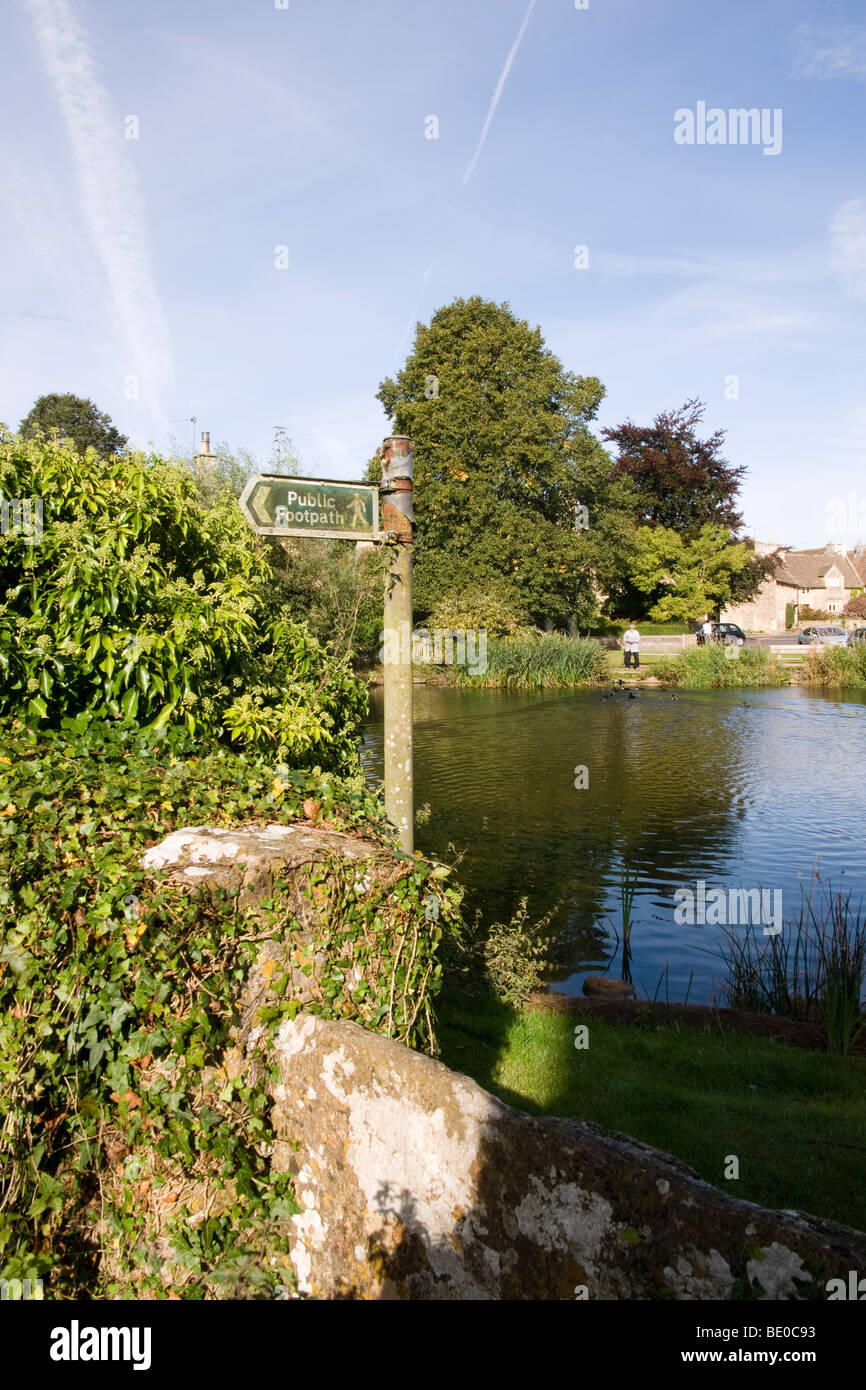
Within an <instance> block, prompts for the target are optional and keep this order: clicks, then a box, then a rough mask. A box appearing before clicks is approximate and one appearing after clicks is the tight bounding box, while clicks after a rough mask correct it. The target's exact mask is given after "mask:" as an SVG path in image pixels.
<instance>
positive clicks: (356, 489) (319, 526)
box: [240, 473, 379, 541]
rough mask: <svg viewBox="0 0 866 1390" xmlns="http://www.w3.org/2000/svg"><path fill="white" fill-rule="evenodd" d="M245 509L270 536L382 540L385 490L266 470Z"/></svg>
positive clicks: (247, 493) (243, 502)
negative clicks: (381, 494) (381, 499)
mask: <svg viewBox="0 0 866 1390" xmlns="http://www.w3.org/2000/svg"><path fill="white" fill-rule="evenodd" d="M240 508H241V511H242V512H243V514H244V516H245V517H246V519H247V521H248V522H249V523H250V525H251V526H252V527H253V530H255V531H258V532H259V533H260V534H261V535H264V536H318V537H319V538H320V539H324V540H349V541H363V540H377V539H378V537H379V489H378V488H375V487H367V486H365V485H364V484H363V483H337V482H332V481H331V480H330V479H327V478H326V479H319V478H286V477H284V476H283V475H282V474H268V473H261V474H259V475H258V477H256V478H251V479H250V481H249V482H248V483H247V485H246V487H245V488H244V490H243V492H242V493H241V497H240Z"/></svg>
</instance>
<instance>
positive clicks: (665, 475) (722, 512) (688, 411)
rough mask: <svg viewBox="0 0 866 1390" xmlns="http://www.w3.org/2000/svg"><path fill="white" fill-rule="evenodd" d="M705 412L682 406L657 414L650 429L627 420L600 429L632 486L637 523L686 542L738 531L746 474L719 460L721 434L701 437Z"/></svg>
mask: <svg viewBox="0 0 866 1390" xmlns="http://www.w3.org/2000/svg"><path fill="white" fill-rule="evenodd" d="M705 409H706V407H705V406H704V405H703V404H702V403H701V402H700V401H697V400H691V401H686V403H685V405H683V406H682V407H681V408H680V409H679V410H668V411H664V412H662V414H660V415H657V416H656V418H655V420H654V421H653V423H652V424H651V425H646V426H645V425H635V424H634V423H633V422H632V421H631V420H626V422H625V424H623V425H619V426H618V427H617V428H616V429H604V430H602V437H603V438H604V439H607V440H609V441H610V443H611V444H614V445H615V446H616V448H617V450H618V453H617V458H616V474H617V476H618V477H625V478H628V479H630V480H631V482H632V483H633V485H634V487H635V490H636V493H637V497H638V513H637V517H636V520H637V521H638V522H639V523H640V524H643V525H648V526H667V527H669V528H670V529H672V530H674V531H678V532H679V533H680V534H681V535H683V536H685V537H686V538H688V539H693V538H694V537H695V536H697V535H698V534H699V532H700V530H701V527H702V526H706V525H714V526H725V527H727V528H728V530H730V531H731V532H733V533H736V532H738V531H739V530H740V527H741V526H742V517H741V515H740V513H739V512H738V511H737V495H738V493H739V490H740V485H741V482H742V479H743V477H744V475H745V472H746V470H745V468H734V467H733V466H732V465H731V464H729V463H728V461H727V460H726V459H725V458H723V457H722V453H721V450H722V445H723V443H724V438H725V432H724V430H717V431H716V433H715V434H713V435H711V436H710V438H709V439H701V438H700V437H699V435H698V426H699V425H700V423H701V420H702V419H703V416H704V411H705Z"/></svg>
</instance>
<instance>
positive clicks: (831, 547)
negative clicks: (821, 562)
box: [824, 541, 836, 555]
mask: <svg viewBox="0 0 866 1390" xmlns="http://www.w3.org/2000/svg"><path fill="white" fill-rule="evenodd" d="M824 554H825V555H835V554H836V542H835V541H828V542H827V544H826V545H825V547H824Z"/></svg>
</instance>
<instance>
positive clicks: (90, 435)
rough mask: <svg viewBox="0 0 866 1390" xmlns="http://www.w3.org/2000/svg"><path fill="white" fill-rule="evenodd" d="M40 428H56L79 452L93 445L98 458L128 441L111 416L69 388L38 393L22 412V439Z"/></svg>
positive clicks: (46, 430) (45, 430) (49, 431)
mask: <svg viewBox="0 0 866 1390" xmlns="http://www.w3.org/2000/svg"><path fill="white" fill-rule="evenodd" d="M40 431H41V432H42V433H43V434H47V435H50V434H52V433H53V432H54V431H56V432H57V433H58V434H59V436H60V438H61V439H68V440H69V441H70V443H71V444H74V446H75V448H76V449H77V450H78V452H79V453H80V454H83V453H84V452H85V450H86V449H89V448H91V447H92V448H94V449H95V450H96V452H97V453H98V454H99V455H100V457H101V458H111V457H112V456H113V455H115V454H120V453H122V452H123V449H124V448H125V447H126V444H127V442H128V441H127V438H126V435H125V434H121V433H120V431H119V430H118V429H117V428H116V427H115V425H114V423H113V422H112V420H111V417H110V416H108V415H106V414H105V412H104V411H102V410H99V408H98V407H97V406H96V405H95V404H94V403H93V401H90V400H85V399H84V398H83V397H82V396H73V395H72V394H71V393H68V392H67V393H66V394H65V395H62V396H59V395H57V394H56V393H54V394H52V395H49V396H40V397H39V399H38V400H37V401H36V402H35V403H34V405H33V407H32V408H31V410H30V411H29V412H28V414H27V415H25V417H24V419H23V420H22V421H21V426H20V431H19V432H20V434H22V435H23V436H24V438H25V439H33V438H34V436H35V435H36V434H37V433H39V432H40Z"/></svg>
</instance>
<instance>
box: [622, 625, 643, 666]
mask: <svg viewBox="0 0 866 1390" xmlns="http://www.w3.org/2000/svg"><path fill="white" fill-rule="evenodd" d="M622 645H623V648H624V649H625V669H626V670H628V669H629V667H630V666H631V664H632V661H634V669H635V670H636V671H637V670H639V668H640V633H639V632H638V630H637V628H636V627H635V625H634V623H629V625H628V627H627V628H626V630H625V632H624V633H623V635H622Z"/></svg>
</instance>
